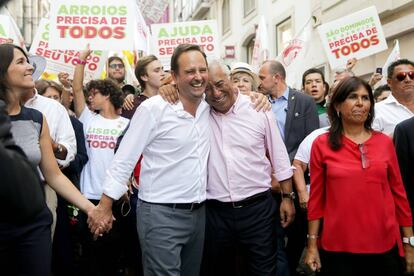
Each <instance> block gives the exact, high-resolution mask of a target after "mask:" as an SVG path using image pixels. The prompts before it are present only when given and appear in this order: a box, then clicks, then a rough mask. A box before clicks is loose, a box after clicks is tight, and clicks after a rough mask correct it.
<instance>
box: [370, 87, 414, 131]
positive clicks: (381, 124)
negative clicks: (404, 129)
mask: <svg viewBox="0 0 414 276" xmlns="http://www.w3.org/2000/svg"><path fill="white" fill-rule="evenodd" d="M413 116H414V113H413V112H411V110H409V109H408V108H407V107H406V106H405V105H402V104H400V103H399V102H398V101H397V99H395V98H394V96H393V95H392V93H391V94H390V95H389V96H388V98H386V99H385V100H383V101H382V102H379V103H376V104H375V119H374V122H373V124H372V128H373V129H375V130H377V131H381V132H382V133H385V134H387V135H390V136H393V135H394V129H395V126H396V125H397V124H399V123H401V122H402V121H404V120H407V119H409V118H411V117H413Z"/></svg>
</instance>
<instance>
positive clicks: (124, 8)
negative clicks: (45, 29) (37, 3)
mask: <svg viewBox="0 0 414 276" xmlns="http://www.w3.org/2000/svg"><path fill="white" fill-rule="evenodd" d="M50 5H51V8H50V38H49V43H50V48H51V49H68V50H83V49H85V48H86V45H87V44H88V43H89V44H90V48H91V49H94V50H132V48H133V33H134V32H133V27H134V22H135V13H134V11H135V9H134V2H133V1H131V0H117V1H113V0H88V1H84V0H54V1H51V4H50Z"/></svg>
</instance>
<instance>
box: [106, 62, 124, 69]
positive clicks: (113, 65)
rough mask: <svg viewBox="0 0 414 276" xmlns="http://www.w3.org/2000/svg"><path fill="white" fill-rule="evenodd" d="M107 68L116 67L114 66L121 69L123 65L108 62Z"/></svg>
mask: <svg viewBox="0 0 414 276" xmlns="http://www.w3.org/2000/svg"><path fill="white" fill-rule="evenodd" d="M109 68H111V69H116V68H119V69H123V68H124V65H123V64H122V63H112V64H109Z"/></svg>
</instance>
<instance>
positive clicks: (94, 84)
mask: <svg viewBox="0 0 414 276" xmlns="http://www.w3.org/2000/svg"><path fill="white" fill-rule="evenodd" d="M92 89H96V90H98V91H99V93H101V94H102V95H104V96H108V95H109V101H110V102H111V103H112V105H113V106H114V107H115V109H118V108H121V107H122V104H123V103H124V96H123V93H122V90H121V88H119V86H118V85H117V84H116V83H115V82H114V81H113V80H111V79H104V80H91V81H90V82H88V83H87V84H86V91H88V92H89V91H91V90H92Z"/></svg>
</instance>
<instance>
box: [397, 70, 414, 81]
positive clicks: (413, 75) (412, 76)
mask: <svg viewBox="0 0 414 276" xmlns="http://www.w3.org/2000/svg"><path fill="white" fill-rule="evenodd" d="M407 76H408V77H409V78H410V80H414V71H410V72H400V73H398V74H397V75H396V76H395V78H396V79H397V80H398V81H403V80H405V78H406V77H407Z"/></svg>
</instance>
